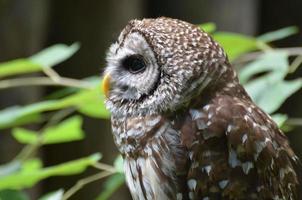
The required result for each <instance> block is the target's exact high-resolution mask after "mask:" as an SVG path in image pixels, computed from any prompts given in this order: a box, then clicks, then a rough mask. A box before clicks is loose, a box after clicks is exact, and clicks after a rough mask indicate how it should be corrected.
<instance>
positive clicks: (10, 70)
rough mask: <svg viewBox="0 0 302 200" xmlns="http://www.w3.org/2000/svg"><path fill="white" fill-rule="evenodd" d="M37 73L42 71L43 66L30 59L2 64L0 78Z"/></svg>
mask: <svg viewBox="0 0 302 200" xmlns="http://www.w3.org/2000/svg"><path fill="white" fill-rule="evenodd" d="M37 71H41V66H40V65H38V64H36V63H33V62H32V61H30V60H28V59H17V60H12V61H8V62H3V63H0V78H3V77H6V76H12V75H17V74H25V73H32V72H37Z"/></svg>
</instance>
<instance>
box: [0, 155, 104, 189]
mask: <svg viewBox="0 0 302 200" xmlns="http://www.w3.org/2000/svg"><path fill="white" fill-rule="evenodd" d="M100 158H101V156H100V154H94V155H91V156H89V157H87V158H82V159H77V160H74V161H69V162H66V163H62V164H59V165H55V166H52V167H46V168H42V169H39V170H34V171H30V170H21V171H19V172H16V173H14V174H11V175H9V176H6V177H3V178H1V179H0V189H24V188H30V187H32V186H34V185H35V184H36V183H38V182H39V181H41V180H43V179H46V178H48V177H51V176H68V175H75V174H79V173H82V172H83V171H84V170H85V169H86V168H87V167H88V166H93V165H94V164H95V163H96V162H97V161H98V160H99V159H100Z"/></svg>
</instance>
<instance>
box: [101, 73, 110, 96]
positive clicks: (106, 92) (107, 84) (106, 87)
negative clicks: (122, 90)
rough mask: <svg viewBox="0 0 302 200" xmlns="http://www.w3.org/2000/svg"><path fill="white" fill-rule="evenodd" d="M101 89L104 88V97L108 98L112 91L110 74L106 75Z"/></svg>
mask: <svg viewBox="0 0 302 200" xmlns="http://www.w3.org/2000/svg"><path fill="white" fill-rule="evenodd" d="M101 87H102V90H103V93H104V95H105V96H106V97H107V98H108V96H109V90H110V74H105V76H104V78H103V81H102V86H101Z"/></svg>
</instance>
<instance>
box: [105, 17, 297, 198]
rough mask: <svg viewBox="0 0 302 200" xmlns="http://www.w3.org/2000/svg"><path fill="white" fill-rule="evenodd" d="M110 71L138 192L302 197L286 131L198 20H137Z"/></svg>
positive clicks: (115, 112)
mask: <svg viewBox="0 0 302 200" xmlns="http://www.w3.org/2000/svg"><path fill="white" fill-rule="evenodd" d="M105 74H106V81H107V82H110V90H109V88H106V89H107V90H109V92H108V97H107V100H106V106H107V108H108V109H109V110H110V112H111V114H112V116H111V121H112V130H113V135H114V141H115V143H116V145H117V147H118V149H119V151H120V152H121V154H122V155H123V158H124V169H125V175H126V180H127V185H128V187H129V189H130V192H131V194H132V197H133V199H136V200H144V199H146V200H150V199H156V200H165V199H167V200H172V199H177V200H181V199H204V200H211V199H229V200H231V199H234V200H235V199H285V200H287V199H289V200H290V199H297V196H296V190H297V184H298V180H297V175H296V172H295V170H294V167H293V165H294V164H295V162H296V161H297V157H296V156H295V154H294V152H293V151H292V149H291V148H290V146H289V144H288V140H287V138H286V136H285V135H284V134H283V133H282V132H281V131H280V129H279V128H278V127H277V125H276V124H275V123H274V122H273V120H272V119H271V118H270V117H269V116H268V115H267V114H266V113H264V112H263V111H262V110H261V109H260V108H258V107H257V106H256V105H255V104H254V103H253V102H252V100H251V98H250V97H249V96H248V94H247V93H246V92H245V90H244V88H243V87H242V86H241V85H240V84H239V81H238V78H237V75H236V72H235V70H234V69H233V68H232V66H231V65H230V63H229V62H228V59H227V56H226V55H225V53H224V51H223V49H222V48H221V47H220V46H219V45H218V44H217V43H216V42H215V41H213V39H212V38H211V37H210V36H209V35H208V34H207V33H205V32H204V31H202V30H200V29H199V28H198V27H197V26H194V25H192V24H189V23H187V22H184V21H180V20H176V19H170V18H165V17H161V18H157V19H144V20H132V21H130V22H129V23H128V25H127V26H126V27H125V28H124V30H123V31H122V32H121V34H120V36H119V38H118V41H117V42H116V43H114V44H113V45H112V46H111V47H110V49H109V52H108V56H107V67H106V70H105ZM107 77H110V79H109V78H107Z"/></svg>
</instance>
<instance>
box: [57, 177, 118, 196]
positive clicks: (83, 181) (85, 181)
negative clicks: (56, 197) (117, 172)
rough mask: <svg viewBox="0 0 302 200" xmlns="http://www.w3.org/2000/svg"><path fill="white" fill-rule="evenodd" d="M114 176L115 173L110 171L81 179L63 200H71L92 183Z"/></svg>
mask: <svg viewBox="0 0 302 200" xmlns="http://www.w3.org/2000/svg"><path fill="white" fill-rule="evenodd" d="M112 174H114V173H113V172H110V171H103V172H100V173H97V174H94V175H92V176H88V177H86V178H83V179H80V180H79V181H78V182H77V183H76V184H75V185H74V186H72V187H71V188H70V189H69V190H67V191H66V192H65V193H64V195H63V197H62V200H66V199H69V198H70V197H71V196H72V195H74V194H75V193H76V192H77V191H79V190H80V189H82V188H83V187H84V186H85V185H87V184H89V183H92V182H94V181H97V180H100V179H102V178H105V177H107V176H110V175H112Z"/></svg>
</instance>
